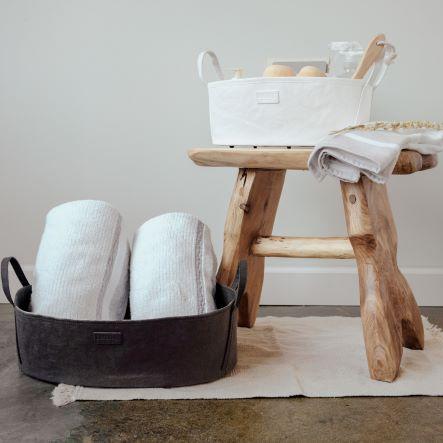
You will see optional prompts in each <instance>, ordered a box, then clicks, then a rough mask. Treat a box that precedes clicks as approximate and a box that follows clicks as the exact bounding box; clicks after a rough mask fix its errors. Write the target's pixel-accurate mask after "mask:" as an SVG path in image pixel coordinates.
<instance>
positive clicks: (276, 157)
mask: <svg viewBox="0 0 443 443" xmlns="http://www.w3.org/2000/svg"><path fill="white" fill-rule="evenodd" d="M310 153H311V149H309V148H295V149H280V148H279V149H274V148H271V149H265V148H263V149H249V148H209V149H192V150H190V151H189V157H190V158H191V159H192V160H193V161H194V162H195V163H196V164H197V165H200V166H230V167H236V168H239V173H238V177H237V181H236V183H235V187H234V192H233V194H232V197H231V202H230V204H229V209H228V214H227V217H226V224H225V231H224V245H223V256H222V259H221V263H220V267H219V270H218V274H217V279H218V281H219V282H220V283H223V284H227V285H230V284H231V283H232V281H233V279H234V277H235V273H236V270H237V266H238V262H239V260H242V259H247V262H248V283H247V286H246V291H245V293H244V295H243V298H242V302H241V305H240V311H239V326H247V327H252V326H253V325H254V323H255V319H256V316H257V310H258V306H259V303H260V293H261V289H262V284H263V277H264V258H265V257H302V258H355V259H356V260H357V267H358V274H359V281H360V309H361V318H362V324H363V332H364V338H365V346H366V355H367V359H368V366H369V372H370V375H371V377H372V378H374V379H376V380H383V381H393V380H394V379H395V378H396V376H397V374H398V371H399V368H400V361H401V356H402V351H403V346H404V347H407V348H410V349H423V346H424V332H423V325H422V321H421V316H420V311H419V309H418V306H417V303H416V301H415V299H414V295H413V293H412V291H411V289H410V287H409V285H408V283H407V281H406V279H405V277H404V276H403V274H402V273H401V272H400V270H399V269H398V266H397V232H396V229H395V224H394V220H393V217H392V212H391V207H390V205H389V200H388V195H387V191H386V185H379V184H375V183H373V182H371V181H370V180H369V179H368V178H366V177H362V178H361V179H360V181H359V182H358V183H355V184H354V183H345V182H341V191H342V196H343V203H344V210H345V218H346V225H347V229H348V234H349V237H344V238H335V237H334V238H303V237H276V236H272V228H273V224H274V219H275V214H276V212H277V207H278V202H279V199H280V194H281V191H282V188H283V182H284V179H285V174H286V170H287V169H293V170H298V171H300V170H307V169H308V167H307V161H308V158H309V155H310ZM436 165H437V157H436V156H435V155H421V154H419V153H417V152H414V151H407V150H405V151H402V152H401V154H400V157H399V159H398V162H397V164H396V167H395V169H394V174H412V173H414V172H418V171H422V170H425V169H430V168H433V167H435V166H436Z"/></svg>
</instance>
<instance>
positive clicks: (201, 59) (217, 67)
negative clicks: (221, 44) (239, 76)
mask: <svg viewBox="0 0 443 443" xmlns="http://www.w3.org/2000/svg"><path fill="white" fill-rule="evenodd" d="M206 56H209V57H210V58H211V61H212V66H213V67H214V70H215V72H216V74H217V77H218V79H219V80H224V78H225V76H224V75H223V71H222V69H221V67H220V63H219V61H218V57H217V56H216V55H215V52H214V51H210V50H209V49H207V50H206V51H203V52H200V54H199V55H198V57H197V72H198V76H199V78H200V80H201V81H202V82H203V83H205V84H207V83H208V82H207V81H206V80H205V77H204V75H203V62H204V61H205V58H206Z"/></svg>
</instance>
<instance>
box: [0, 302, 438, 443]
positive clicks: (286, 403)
mask: <svg viewBox="0 0 443 443" xmlns="http://www.w3.org/2000/svg"><path fill="white" fill-rule="evenodd" d="M422 313H423V314H424V315H426V316H428V317H429V319H430V321H431V322H432V323H435V324H438V325H439V326H440V327H443V308H422ZM261 315H293V316H300V317H302V316H309V315H318V316H327V315H349V316H355V315H358V308H356V307H326V306H323V307H321V306H300V307H265V308H262V309H261ZM14 340H15V338H14V322H13V315H12V310H11V308H10V307H9V305H0V352H1V360H0V442H14V443H20V442H28V441H35V442H47V441H68V442H77V441H80V442H102V441H112V442H114V441H115V442H116V441H125V442H135V441H153V442H154V441H183V442H185V441H193V442H199V441H205V442H206V441H215V442H217V441H232V442H234V441H247V442H280V441H306V442H322V441H328V442H331V441H340V442H344V441H346V442H348V441H359V442H366V441H367V442H375V441H383V442H388V441H389V442H391V441H392V442H394V441H398V442H400V441H401V442H443V398H441V397H400V398H389V397H384V398H383V397H378V398H377V397H361V398H332V399H331V398H329V399H321V398H302V397H296V398H288V399H249V400H189V401H185V400H177V401H171V400H169V401H164V400H163V401H130V402H77V403H72V404H70V405H67V406H65V407H62V408H56V407H54V406H52V404H51V402H50V400H49V397H50V392H51V390H52V389H53V386H52V385H50V384H47V383H43V382H39V381H36V380H33V379H30V378H28V377H26V376H23V375H20V373H19V372H18V369H17V363H16V355H15V343H14Z"/></svg>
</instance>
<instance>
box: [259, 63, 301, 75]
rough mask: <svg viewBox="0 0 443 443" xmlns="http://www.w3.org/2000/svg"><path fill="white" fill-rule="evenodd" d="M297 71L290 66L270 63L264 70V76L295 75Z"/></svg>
mask: <svg viewBox="0 0 443 443" xmlns="http://www.w3.org/2000/svg"><path fill="white" fill-rule="evenodd" d="M293 76H295V72H294V71H293V70H292V68H290V67H289V66H285V65H269V66H268V67H267V68H266V69H265V70H264V72H263V77H293Z"/></svg>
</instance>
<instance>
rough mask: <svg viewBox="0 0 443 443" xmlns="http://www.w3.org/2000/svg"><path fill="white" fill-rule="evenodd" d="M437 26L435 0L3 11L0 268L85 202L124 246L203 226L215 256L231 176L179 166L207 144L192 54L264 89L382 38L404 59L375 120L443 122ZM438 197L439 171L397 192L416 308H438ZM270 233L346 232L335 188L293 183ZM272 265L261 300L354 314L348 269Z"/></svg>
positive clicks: (4, 5) (28, 257)
mask: <svg viewBox="0 0 443 443" xmlns="http://www.w3.org/2000/svg"><path fill="white" fill-rule="evenodd" d="M442 16H443V2H442V1H441V0H426V1H421V2H419V1H416V0H415V1H410V0H407V1H405V0H403V1H395V0H390V1H387V0H372V1H371V2H355V1H351V0H335V1H330V0H310V1H309V2H306V1H296V0H280V1H278V0H277V1H272V2H268V1H258V0H247V1H240V0H236V1H232V0H225V1H223V2H215V1H208V0H199V1H196V0H187V1H175V2H172V1H158V2H154V1H148V0H145V1H136V0H126V1H115V0H71V1H66V0H52V1H50V0H40V1H38V2H37V1H32V0H28V1H24V0H14V1H10V0H0V152H1V154H0V155H1V158H0V202H1V217H0V255H2V256H4V255H8V254H13V255H15V256H17V257H18V258H19V259H20V260H21V261H22V262H23V263H24V264H26V265H28V266H32V264H33V262H34V257H35V254H36V250H37V247H38V241H39V237H40V234H41V231H42V228H43V223H44V216H45V214H46V212H47V211H48V209H49V208H51V207H52V206H54V205H56V204H59V203H61V202H64V201H68V200H73V199H82V198H96V199H103V200H107V201H109V202H110V203H112V204H113V205H115V206H116V207H118V208H119V209H120V210H121V212H122V213H123V215H124V217H125V218H126V221H127V228H128V233H129V234H131V233H132V232H134V230H135V229H136V227H137V226H139V225H140V224H141V223H142V222H143V221H145V220H146V219H148V218H149V217H152V216H154V215H157V214H159V213H162V212H165V211H171V210H178V211H188V212H191V213H194V214H196V215H198V216H199V217H201V218H202V219H203V220H204V221H205V222H206V223H207V224H208V225H209V226H210V227H211V228H212V231H213V238H214V242H215V244H216V248H217V250H218V252H220V251H221V240H222V230H223V223H224V215H225V210H226V206H227V202H228V199H229V196H230V193H231V190H232V186H233V180H234V176H235V174H236V172H235V171H234V170H232V169H210V168H199V167H197V166H194V165H193V164H192V163H191V162H190V161H189V160H188V159H187V156H186V150H187V149H188V148H190V147H196V146H209V145H210V137H209V124H208V113H207V95H206V90H205V87H204V86H203V85H202V84H201V83H200V82H199V81H198V79H197V75H196V68H195V60H196V56H197V54H198V52H199V51H200V50H202V49H206V48H212V49H214V50H215V51H216V52H217V53H218V54H219V56H220V58H221V61H222V63H223V64H224V65H225V66H243V67H244V68H245V69H246V73H247V74H248V75H254V76H255V75H259V74H260V73H261V71H262V70H263V68H264V66H265V63H266V60H267V58H268V57H273V56H291V57H297V58H300V57H305V56H306V57H312V56H321V57H324V56H326V55H327V51H328V50H327V44H328V42H329V41H331V40H359V41H360V42H362V43H363V44H365V43H366V42H367V41H368V40H369V39H370V38H371V37H372V36H373V35H375V34H376V33H378V32H385V33H386V34H387V35H388V37H389V40H390V41H392V42H393V43H395V44H396V46H397V50H398V52H399V57H398V61H397V63H396V64H395V65H394V66H392V69H391V71H390V72H389V75H388V76H387V78H386V80H385V81H384V83H383V84H382V86H380V88H379V90H377V93H376V97H375V102H374V112H373V117H374V119H388V120H389V119H396V120H399V119H431V120H442V118H443V92H442V75H441V72H442V70H443V61H442V57H441V55H442V42H443V27H442V26H441V17H442ZM442 184H443V168H440V169H437V170H434V171H431V172H427V173H422V174H416V175H414V176H409V177H394V178H393V179H392V181H391V183H390V193H391V199H392V205H393V208H394V212H395V214H396V217H397V224H398V231H399V236H400V251H399V261H400V264H401V265H402V266H404V267H406V268H408V269H407V271H408V275H409V274H411V275H415V276H419V277H420V276H421V277H420V278H418V280H419V281H420V282H421V283H416V285H415V289H416V292H417V297H418V299H419V300H420V302H421V303H423V304H442V300H443V294H442V290H441V289H440V288H441V287H443V271H442V270H443V247H442V246H443V235H442V233H441V227H442V226H443V209H442V204H441V203H442V194H441V192H442ZM274 232H275V233H276V234H286V235H345V226H344V221H343V216H342V204H341V197H340V193H339V187H338V185H337V183H335V182H334V181H332V180H329V181H326V182H324V183H322V184H318V183H316V182H315V181H314V179H313V178H312V177H311V176H310V175H309V174H308V173H290V174H288V177H287V181H286V187H285V191H284V194H283V197H282V204H281V206H280V211H279V214H278V219H277V222H276V226H275V231H274ZM268 266H269V267H270V269H269V270H270V277H269V278H268V281H267V284H266V291H265V294H264V301H265V302H271V303H272V302H282V303H284V302H287V301H288V300H291V301H293V302H294V303H342V302H349V303H354V304H355V303H357V302H358V295H357V291H356V286H355V278H356V277H355V275H353V274H350V272H352V270H349V267H351V266H353V262H352V261H347V262H329V261H324V262H319V261H308V260H304V261H303V260H300V261H296V260H276V259H275V260H272V259H270V260H268ZM331 266H333V267H334V268H331ZM343 266H344V267H345V268H346V269H343V268H342V267H343ZM300 267H301V268H300ZM319 267H321V268H319ZM325 267H326V268H325ZM423 276H424V277H423ZM301 281H303V284H302V285H300V287H299V288H298V289H296V288H293V286H294V285H296V284H297V283H298V282H301ZM427 281H429V282H432V283H430V284H427ZM329 282H331V283H329ZM345 282H346V283H345ZM353 285H354V286H353Z"/></svg>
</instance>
